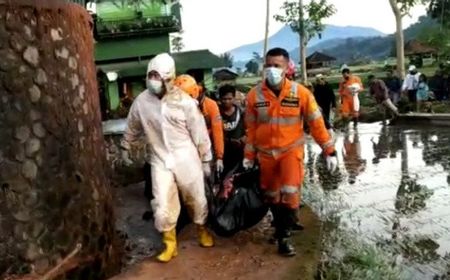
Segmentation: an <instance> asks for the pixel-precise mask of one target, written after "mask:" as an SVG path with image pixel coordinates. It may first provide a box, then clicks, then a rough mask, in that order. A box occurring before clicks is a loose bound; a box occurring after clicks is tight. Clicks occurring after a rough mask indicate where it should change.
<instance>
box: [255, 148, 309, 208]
mask: <svg viewBox="0 0 450 280" xmlns="http://www.w3.org/2000/svg"><path fill="white" fill-rule="evenodd" d="M258 160H259V165H260V168H261V189H262V191H263V193H264V196H265V198H266V202H267V203H269V204H276V205H283V206H285V207H287V208H290V209H297V208H298V207H299V206H300V188H301V185H302V183H303V177H304V168H303V149H301V148H297V149H293V150H291V151H288V152H285V153H284V154H282V155H280V156H278V157H276V158H274V157H273V156H268V155H264V154H260V155H259V156H258Z"/></svg>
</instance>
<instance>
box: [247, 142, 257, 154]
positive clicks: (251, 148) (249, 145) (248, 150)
mask: <svg viewBox="0 0 450 280" xmlns="http://www.w3.org/2000/svg"><path fill="white" fill-rule="evenodd" d="M245 151H246V152H250V153H254V152H256V149H255V146H253V145H251V144H246V145H245Z"/></svg>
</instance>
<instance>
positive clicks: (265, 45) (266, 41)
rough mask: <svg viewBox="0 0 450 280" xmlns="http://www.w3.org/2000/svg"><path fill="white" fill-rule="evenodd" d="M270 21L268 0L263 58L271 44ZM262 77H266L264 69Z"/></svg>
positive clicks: (268, 1)
mask: <svg viewBox="0 0 450 280" xmlns="http://www.w3.org/2000/svg"><path fill="white" fill-rule="evenodd" d="M269 22H270V0H266V30H265V34H264V51H263V54H262V57H263V60H264V57H265V56H266V53H267V47H268V44H269ZM262 78H263V80H264V79H265V77H264V71H262Z"/></svg>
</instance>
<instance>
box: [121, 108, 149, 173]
mask: <svg viewBox="0 0 450 280" xmlns="http://www.w3.org/2000/svg"><path fill="white" fill-rule="evenodd" d="M137 102H138V101H137ZM136 104H137V103H136V102H134V103H133V104H132V105H131V108H130V111H129V113H128V116H127V126H126V129H125V133H124V135H123V138H122V141H121V142H120V149H121V157H122V160H123V162H124V163H125V165H131V164H132V163H133V162H132V161H131V159H130V150H131V146H135V145H137V144H138V143H139V141H140V140H141V138H142V136H143V134H144V129H143V127H142V123H141V120H140V118H139V113H138V107H137V105H136Z"/></svg>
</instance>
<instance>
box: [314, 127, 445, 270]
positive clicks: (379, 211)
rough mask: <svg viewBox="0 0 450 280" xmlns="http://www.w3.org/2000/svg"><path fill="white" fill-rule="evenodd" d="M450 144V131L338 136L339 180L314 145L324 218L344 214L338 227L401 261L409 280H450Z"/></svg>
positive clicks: (376, 130)
mask: <svg viewBox="0 0 450 280" xmlns="http://www.w3.org/2000/svg"><path fill="white" fill-rule="evenodd" d="M449 139H450V129H448V130H443V129H440V130H438V129H432V128H431V129H423V130H406V129H403V128H401V127H386V126H379V125H373V124H372V125H361V126H360V127H359V131H350V132H346V133H344V134H343V135H342V136H339V137H338V139H337V144H336V146H337V147H336V148H337V149H338V150H342V151H343V152H342V155H340V156H342V158H341V157H340V159H341V160H340V162H341V163H343V164H342V166H341V170H340V172H338V173H336V174H333V175H330V174H329V173H328V172H327V171H326V168H325V163H324V160H323V158H322V157H321V156H320V149H318V148H316V146H315V145H314V144H311V143H309V144H308V145H307V158H306V160H307V161H308V162H307V166H308V168H307V170H308V178H309V182H310V183H311V184H313V185H314V184H316V185H320V186H322V190H323V191H322V192H321V193H318V194H317V195H321V196H322V198H314V202H313V203H316V207H317V208H320V209H325V210H326V211H328V212H326V211H325V212H322V213H321V214H322V215H323V217H324V219H325V220H327V219H328V218H329V217H330V215H331V214H330V213H332V214H333V215H334V214H336V215H338V217H334V220H336V221H338V223H337V226H336V227H340V228H341V229H344V228H347V229H351V230H356V231H357V232H359V233H360V234H359V235H360V237H361V238H363V239H364V240H366V241H368V242H373V243H374V244H377V245H378V246H381V247H382V248H383V250H386V251H388V252H392V253H393V254H395V255H396V256H398V263H399V264H401V265H403V266H405V267H406V268H407V272H408V273H409V274H408V277H407V278H406V279H447V278H441V277H442V275H445V274H446V273H447V270H448V267H447V265H450V260H449V259H450V187H449V185H450V184H449V178H450V176H449V174H450V140H449ZM367 158H372V159H373V160H372V161H369V162H366V161H365V159H367ZM345 173H347V174H348V180H343V178H345ZM356 178H357V179H358V180H356ZM337 201H339V202H337ZM312 206H313V207H315V205H312ZM449 279H450V278H449Z"/></svg>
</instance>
